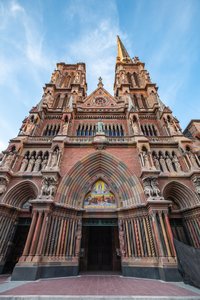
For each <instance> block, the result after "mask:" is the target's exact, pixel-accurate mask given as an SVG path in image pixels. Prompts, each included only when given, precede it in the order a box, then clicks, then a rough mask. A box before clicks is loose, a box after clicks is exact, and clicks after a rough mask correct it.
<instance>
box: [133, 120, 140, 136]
mask: <svg viewBox="0 0 200 300" xmlns="http://www.w3.org/2000/svg"><path fill="white" fill-rule="evenodd" d="M131 125H132V129H133V133H134V134H135V135H137V134H139V126H138V120H137V118H136V117H133V119H132V120H131Z"/></svg>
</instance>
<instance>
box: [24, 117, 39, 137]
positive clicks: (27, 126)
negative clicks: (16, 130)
mask: <svg viewBox="0 0 200 300" xmlns="http://www.w3.org/2000/svg"><path fill="white" fill-rule="evenodd" d="M35 123H36V120H35V118H34V116H33V115H32V116H29V117H28V118H26V119H25V120H24V121H23V124H22V126H21V128H20V134H23V135H31V134H32V133H33V129H34V127H35Z"/></svg>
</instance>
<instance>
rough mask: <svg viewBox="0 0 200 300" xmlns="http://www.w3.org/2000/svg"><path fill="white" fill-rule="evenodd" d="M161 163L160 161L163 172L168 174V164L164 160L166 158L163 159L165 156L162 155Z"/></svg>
mask: <svg viewBox="0 0 200 300" xmlns="http://www.w3.org/2000/svg"><path fill="white" fill-rule="evenodd" d="M159 161H160V165H161V167H162V171H163V172H164V173H166V172H168V169H167V166H166V162H165V159H164V157H163V154H161V155H160V159H159Z"/></svg>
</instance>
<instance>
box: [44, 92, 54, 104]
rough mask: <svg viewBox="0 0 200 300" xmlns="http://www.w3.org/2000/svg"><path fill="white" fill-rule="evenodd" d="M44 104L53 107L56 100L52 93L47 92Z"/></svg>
mask: <svg viewBox="0 0 200 300" xmlns="http://www.w3.org/2000/svg"><path fill="white" fill-rule="evenodd" d="M43 99H44V101H43V103H47V105H48V106H49V107H51V106H52V105H53V102H54V98H53V95H52V93H51V91H47V92H46V93H45V94H44V96H43Z"/></svg>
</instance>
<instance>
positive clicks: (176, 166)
mask: <svg viewBox="0 0 200 300" xmlns="http://www.w3.org/2000/svg"><path fill="white" fill-rule="evenodd" d="M172 162H173V163H174V166H175V168H176V171H177V172H182V170H181V165H180V163H179V160H178V157H177V155H176V154H174V155H173V158H172Z"/></svg>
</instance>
